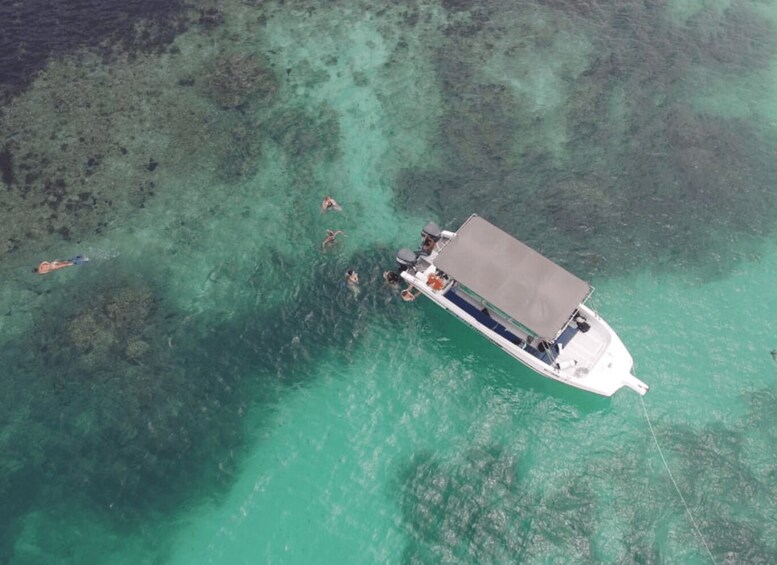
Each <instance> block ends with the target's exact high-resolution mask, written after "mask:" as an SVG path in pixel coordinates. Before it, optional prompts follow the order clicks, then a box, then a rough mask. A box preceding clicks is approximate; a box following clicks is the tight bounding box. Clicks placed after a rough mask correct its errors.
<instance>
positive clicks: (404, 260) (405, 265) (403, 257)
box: [396, 247, 418, 273]
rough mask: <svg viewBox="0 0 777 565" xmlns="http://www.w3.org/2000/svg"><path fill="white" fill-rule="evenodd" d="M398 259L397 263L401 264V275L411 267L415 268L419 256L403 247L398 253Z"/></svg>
mask: <svg viewBox="0 0 777 565" xmlns="http://www.w3.org/2000/svg"><path fill="white" fill-rule="evenodd" d="M396 259H397V263H399V272H400V273H401V272H402V271H406V270H407V269H409V268H410V267H415V264H416V263H417V262H418V254H417V253H416V252H415V251H413V250H411V249H408V248H407V247H403V248H402V249H400V250H399V251H397V257H396Z"/></svg>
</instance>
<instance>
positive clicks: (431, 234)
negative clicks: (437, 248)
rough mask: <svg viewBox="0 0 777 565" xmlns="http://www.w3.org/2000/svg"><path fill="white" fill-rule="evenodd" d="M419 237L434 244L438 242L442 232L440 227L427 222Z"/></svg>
mask: <svg viewBox="0 0 777 565" xmlns="http://www.w3.org/2000/svg"><path fill="white" fill-rule="evenodd" d="M421 235H422V236H424V238H427V237H428V238H429V239H431V240H432V241H434V242H435V243H437V242H438V241H440V238H441V237H442V230H440V226H438V225H437V224H435V223H434V222H428V223H427V224H426V225H425V226H424V229H422V230H421Z"/></svg>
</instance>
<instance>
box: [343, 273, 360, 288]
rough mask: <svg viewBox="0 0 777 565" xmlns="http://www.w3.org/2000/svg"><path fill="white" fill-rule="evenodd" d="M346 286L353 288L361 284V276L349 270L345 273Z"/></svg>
mask: <svg viewBox="0 0 777 565" xmlns="http://www.w3.org/2000/svg"><path fill="white" fill-rule="evenodd" d="M345 284H346V285H348V286H349V287H351V288H354V287H356V286H357V285H358V284H359V274H358V273H357V272H356V271H354V270H353V269H348V271H346V273H345Z"/></svg>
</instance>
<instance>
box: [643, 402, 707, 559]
mask: <svg viewBox="0 0 777 565" xmlns="http://www.w3.org/2000/svg"><path fill="white" fill-rule="evenodd" d="M639 400H640V401H641V402H642V410H644V412H645V420H647V423H648V427H649V428H650V434H651V435H652V436H653V442H654V443H655V444H656V449H658V454H659V455H660V456H661V461H662V462H663V463H664V469H666V472H667V474H668V475H669V478H670V479H671V481H672V484H673V485H674V489H675V490H676V491H677V494H678V495H680V500H681V501H682V502H683V506H684V507H685V512H686V513H687V514H688V518H690V519H691V524H692V525H693V528H694V530H695V531H696V535H698V536H699V539H701V542H702V544H704V549H706V550H707V554H708V555H709V556H710V560H711V561H712V563H713V564H714V565H717V563H716V561H715V557H714V556H713V555H712V551H710V546H709V545H707V540H705V539H704V536H703V535H702V533H701V530H700V529H699V526H698V524H696V520H695V519H694V517H693V514H692V513H691V509H690V508H689V507H688V503H687V502H686V501H685V497H684V496H683V493H682V492H680V487H678V486H677V481H675V480H674V475H672V471H670V470H669V465H668V464H667V462H666V458H665V457H664V452H663V451H662V450H661V446H660V445H658V438H657V437H656V432H655V430H654V429H653V424H652V423H651V422H650V417H649V416H648V411H647V406H645V399H644V398H642V395H640V396H639Z"/></svg>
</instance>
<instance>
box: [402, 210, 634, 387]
mask: <svg viewBox="0 0 777 565" xmlns="http://www.w3.org/2000/svg"><path fill="white" fill-rule="evenodd" d="M422 236H423V242H422V245H421V248H420V249H419V250H418V251H412V250H410V249H401V250H400V251H399V252H398V253H397V262H398V263H399V265H400V276H401V277H402V278H403V279H404V280H405V281H406V282H407V283H408V284H409V285H410V286H411V287H413V288H415V289H417V290H418V291H419V292H420V293H421V294H423V295H424V296H426V297H427V298H429V300H431V301H432V302H434V303H435V304H437V305H438V306H440V307H442V308H443V309H444V310H447V311H448V312H450V313H451V314H453V315H454V316H456V317H457V318H459V319H460V320H461V321H462V322H464V323H465V324H467V325H469V326H470V327H472V328H473V329H474V330H476V331H477V332H479V333H480V334H482V335H483V336H485V337H486V338H487V339H488V340H489V341H491V342H492V343H494V344H496V345H497V346H499V347H500V348H501V349H503V350H504V351H505V352H507V353H508V354H510V355H511V356H512V357H514V358H515V359H517V360H518V361H520V362H521V363H523V364H524V365H526V366H527V367H529V368H530V369H532V370H533V371H535V372H537V373H539V374H540V375H542V376H544V377H548V378H550V379H554V380H556V381H560V382H562V383H564V384H568V385H570V386H573V387H577V388H580V389H583V390H587V391H589V392H593V393H596V394H601V395H603V396H612V395H613V394H614V393H615V392H616V391H618V390H619V389H620V388H622V387H624V386H625V387H628V388H630V389H632V390H634V391H636V392H638V393H639V394H640V395H643V394H645V393H646V392H647V391H648V388H649V387H648V386H647V385H646V384H645V383H643V382H642V381H640V380H639V379H637V378H636V377H635V376H634V375H633V374H632V367H633V364H634V362H633V360H632V358H631V354H630V353H629V352H628V350H627V349H626V347H625V346H624V345H623V342H622V341H621V340H620V338H619V337H618V336H617V335H616V334H615V332H614V331H613V330H612V328H610V326H609V325H608V324H607V322H605V321H604V320H603V319H602V318H601V317H600V316H599V315H598V314H597V313H596V312H595V311H594V310H592V309H591V308H589V307H588V306H586V305H585V301H586V300H587V299H588V298H589V297H590V295H591V293H592V292H593V287H591V285H590V284H588V283H587V282H585V281H583V280H581V279H579V278H577V277H576V276H575V275H573V274H572V273H570V272H568V271H566V270H565V269H563V268H562V267H560V266H559V265H557V264H555V263H554V262H552V261H551V260H550V259H547V258H546V257H543V256H542V255H540V254H539V253H538V252H536V251H534V250H533V249H531V248H530V247H528V246H527V245H525V244H523V243H521V242H520V241H518V240H517V239H515V238H513V237H512V236H510V235H508V234H507V233H505V232H504V231H502V230H501V229H499V228H497V227H496V226H494V225H493V224H491V223H489V222H488V221H486V220H485V219H483V218H481V217H479V216H477V215H474V214H473V215H472V216H471V217H470V218H469V219H468V220H467V221H466V222H464V224H463V225H462V226H461V227H460V228H459V229H458V231H456V232H450V231H443V230H440V228H439V227H438V226H437V225H436V224H434V223H433V222H429V223H428V224H427V225H426V226H425V227H424V228H423V231H422ZM413 296H415V295H414V294H413V293H412V290H406V291H403V297H404V298H406V299H409V298H411V297H413Z"/></svg>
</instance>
